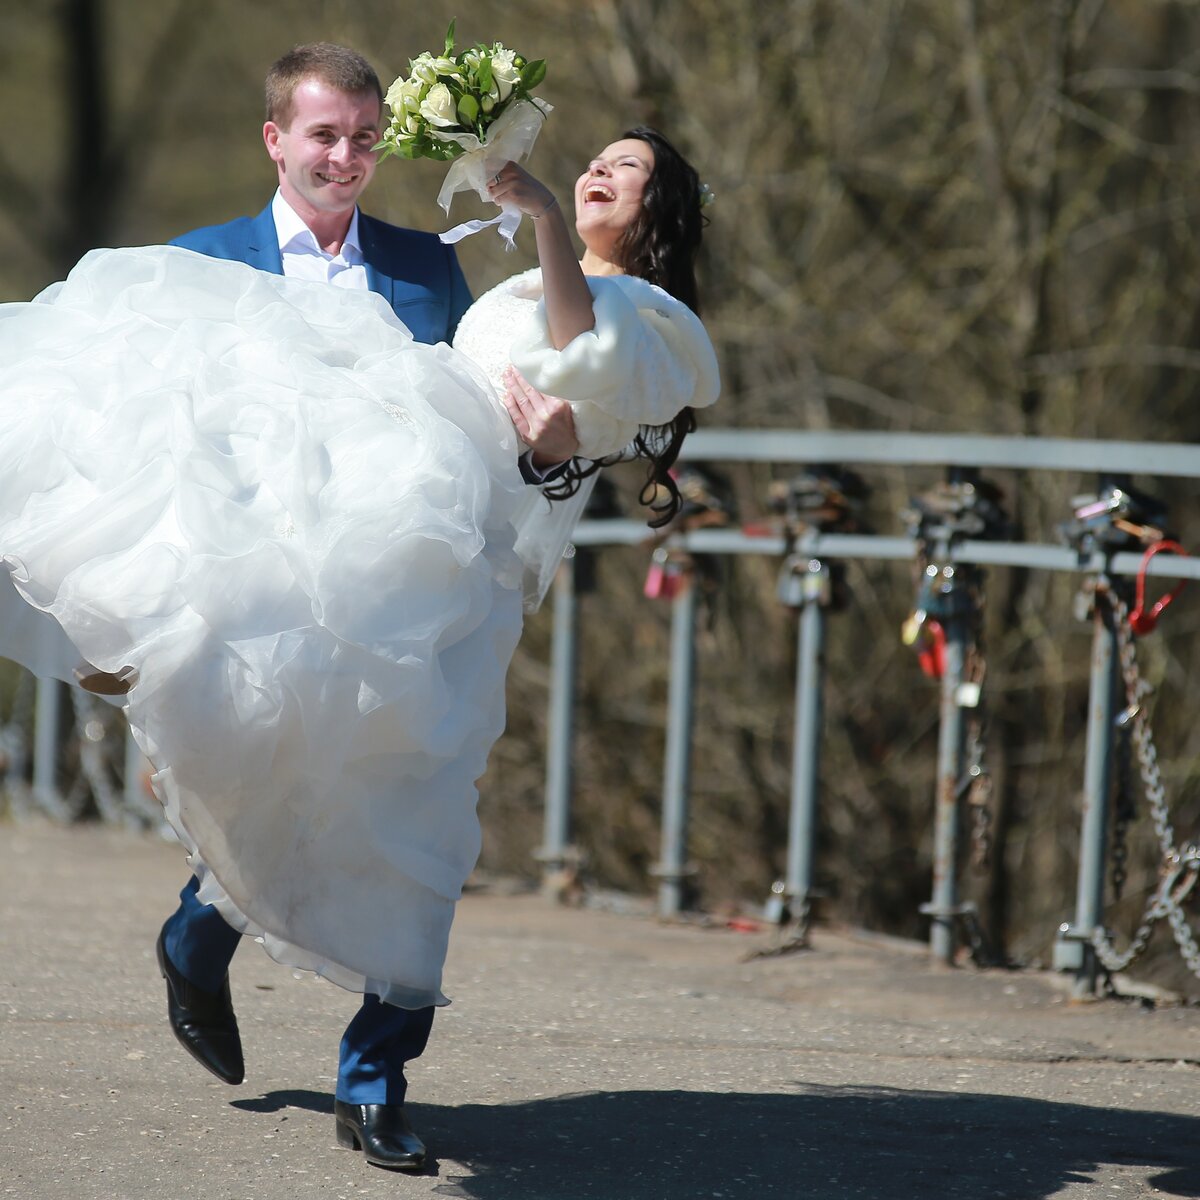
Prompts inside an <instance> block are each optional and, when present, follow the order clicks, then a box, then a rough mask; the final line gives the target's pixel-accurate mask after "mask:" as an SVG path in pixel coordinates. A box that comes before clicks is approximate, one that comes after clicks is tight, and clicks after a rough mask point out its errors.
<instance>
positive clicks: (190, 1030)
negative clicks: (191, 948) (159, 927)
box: [154, 933, 246, 1083]
mask: <svg viewBox="0 0 1200 1200" xmlns="http://www.w3.org/2000/svg"><path fill="white" fill-rule="evenodd" d="M154 952H155V954H156V956H157V957H158V969H159V970H160V971H161V972H162V977H163V978H164V979H165V980H166V981H167V1020H168V1021H169V1022H170V1024H171V1031H172V1032H173V1033H174V1034H175V1036H176V1037H177V1038H178V1039H179V1042H180V1045H182V1046H183V1048H184V1049H185V1050H186V1051H187V1052H188V1053H189V1054H190V1055H191V1056H192V1057H193V1058H194V1059H195V1060H196V1061H197V1062H198V1063H200V1065H201V1066H203V1067H206V1068H207V1069H208V1070H210V1071H211V1072H212V1073H213V1074H214V1075H215V1076H216V1077H217V1078H218V1079H220V1080H222V1081H223V1082H225V1083H241V1082H242V1080H243V1079H244V1078H245V1071H246V1068H245V1064H244V1063H243V1061H242V1039H241V1035H240V1034H239V1033H238V1025H237V1017H235V1016H234V1015H233V1000H232V999H231V997H230V994H229V976H228V975H226V976H225V982H224V983H223V984H222V985H221V990H220V991H219V992H206V991H204V990H203V989H201V988H198V987H197V986H196V985H195V984H194V983H191V982H190V981H189V980H188V979H187V978H186V977H185V976H183V975H182V974H180V972H179V971H177V970H176V969H175V965H174V964H173V963H172V962H171V960H170V959H169V958H168V957H167V950H166V947H165V946H164V945H163V935H162V934H161V933H160V934H159V935H158V942H157V943H156V945H155V947H154Z"/></svg>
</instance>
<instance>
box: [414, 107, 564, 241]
mask: <svg viewBox="0 0 1200 1200" xmlns="http://www.w3.org/2000/svg"><path fill="white" fill-rule="evenodd" d="M551 111H552V109H551V106H550V105H549V104H547V103H546V102H545V101H544V100H518V101H517V102H516V103H515V104H513V105H511V106H510V107H508V108H506V109H505V110H504V113H503V114H502V115H501V116H500V118H499V119H498V120H497V121H496V122H495V123H494V124H492V125H491V127H490V128H489V129H488V131H487V132H486V133H485V134H484V135H483V138H482V140H481V139H479V138H478V137H476V136H475V134H473V133H447V132H444V131H442V130H438V131H437V136H438V137H440V138H441V139H442V140H443V141H447V142H457V143H458V144H459V145H460V146H462V148H463V153H462V154H461V155H459V157H458V158H456V159H454V161H453V163H452V164H451V167H450V170H449V171H448V172H447V173H446V179H445V181H444V182H443V183H442V190H441V191H440V192H438V203H439V204H440V205H441V206H442V208H443V209H444V210H445V211H446V214H447V216H449V214H450V201H451V200H452V199H453V198H454V194H455V193H456V192H466V191H474V192H475V194H476V195H477V196H478V197H479V198H480V200H483V201H484V202H485V203H489V204H490V203H493V201H492V198H491V197H490V196H489V195H488V190H487V185H488V183H489V181H490V180H491V179H493V178H494V177H495V175H496V173H497V172H498V171H499V170H500V168H501V167H503V166H504V164H505V163H506V162H517V161H519V160H520V159H522V158H525V157H526V155H528V154H529V152H530V151H531V150H532V149H533V144H534V142H536V141H537V136H538V134H539V133H541V131H542V122H543V121H544V120H545V119H546V116H547V114H548V113H550V112H551ZM521 215H522V214H521V210H520V209H519V208H515V207H513V206H511V205H504V206H502V207H501V209H500V215H499V216H497V217H493V218H492V219H491V220H490V221H480V220H476V221H464V222H463V223H462V224H461V225H455V226H454V228H453V229H447V230H446V232H445V233H442V234H439V235H438V236H439V237H440V238H441V240H442V241H443V242H446V243H447V244H449V245H453V243H455V242H461V241H462V239H463V238H465V237H469V236H470V235H471V234H473V233H478V232H479V231H480V230H481V229H488V228H490V227H491V226H492V225H495V226H497V227H498V228H497V232H498V233H499V234H500V236H501V237H502V238H503V239H504V240H505V242H507V243H508V249H509V250H511V249H512V248H513V237H514V236H515V234H516V232H517V228H518V227H519V226H520V224H521Z"/></svg>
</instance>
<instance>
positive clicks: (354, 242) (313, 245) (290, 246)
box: [271, 188, 362, 263]
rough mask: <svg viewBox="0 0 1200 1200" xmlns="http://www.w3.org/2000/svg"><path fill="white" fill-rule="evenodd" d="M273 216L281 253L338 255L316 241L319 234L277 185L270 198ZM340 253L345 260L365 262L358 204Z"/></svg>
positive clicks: (329, 256)
mask: <svg viewBox="0 0 1200 1200" xmlns="http://www.w3.org/2000/svg"><path fill="white" fill-rule="evenodd" d="M271 216H272V217H273V218H274V219H275V236H276V237H277V238H278V239H279V251H280V253H281V254H282V253H283V251H284V250H292V251H298V252H304V251H307V252H308V253H315V254H320V255H321V256H322V257H323V258H334V257H336V255H331V254H326V253H325V251H324V249H323V248H322V247H321V246H319V245H318V244H317V239H316V235H315V234H314V233H313V231H312V230H311V229H309V227H308V226H307V225H306V224H305V223H304V221H303V219H302V218H301V216H300V214H299V213H298V212H296V210H295V209H294V208H293V207H292V206H291V205H290V204H289V203H288V202H287V201H286V200H285V199H284V198H283V193H282V192H281V191H280V190H279V189H278V188H276V189H275V195H274V197H273V199H272V200H271ZM340 253H341V256H342V258H343V259H345V260H346V262H351V263H352V262H362V243H361V242H360V241H359V240H358V205H355V206H354V215H353V216H352V217H351V218H350V228H349V229H347V230H346V236H345V238H344V239H343V241H342V249H341V252H340Z"/></svg>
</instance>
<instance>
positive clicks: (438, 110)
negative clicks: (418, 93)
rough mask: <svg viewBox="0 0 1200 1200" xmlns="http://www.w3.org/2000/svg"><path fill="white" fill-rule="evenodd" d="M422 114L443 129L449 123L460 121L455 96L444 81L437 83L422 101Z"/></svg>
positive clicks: (453, 123)
mask: <svg viewBox="0 0 1200 1200" xmlns="http://www.w3.org/2000/svg"><path fill="white" fill-rule="evenodd" d="M421 116H423V117H424V118H425V120H427V121H428V122H429V123H430V124H431V125H439V126H441V127H442V128H443V129H444V128H445V127H446V126H447V125H456V124H457V123H458V116H457V113H456V112H455V108H454V97H453V96H452V95H451V94H450V89H449V88H448V87H447V86H446V85H445V84H444V83H435V84H434V85H433V87H431V88H430V89H429V92H428V94H427V95H426V97H425V99H424V100H422V101H421Z"/></svg>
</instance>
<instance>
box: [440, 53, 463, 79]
mask: <svg viewBox="0 0 1200 1200" xmlns="http://www.w3.org/2000/svg"><path fill="white" fill-rule="evenodd" d="M433 69H434V70H435V71H437V73H438V74H439V75H441V76H444V77H448V78H450V79H462V77H463V74H462V67H460V66H459V65H458V63H456V62H455V61H454V59H452V58H446V57H444V56H443V57H442V58H435V59H434V60H433Z"/></svg>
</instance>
